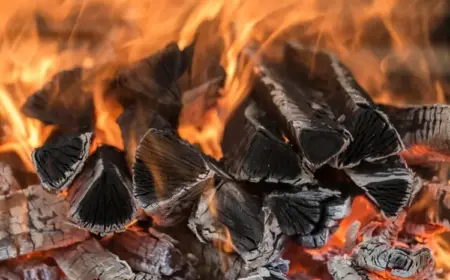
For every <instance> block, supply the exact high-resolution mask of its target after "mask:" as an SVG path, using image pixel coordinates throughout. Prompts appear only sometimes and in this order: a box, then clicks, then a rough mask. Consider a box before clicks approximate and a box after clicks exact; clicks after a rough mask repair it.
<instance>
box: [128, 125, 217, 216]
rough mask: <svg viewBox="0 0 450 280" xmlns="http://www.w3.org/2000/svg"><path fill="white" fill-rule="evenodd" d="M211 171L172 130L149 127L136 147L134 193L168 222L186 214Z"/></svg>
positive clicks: (150, 213)
mask: <svg viewBox="0 0 450 280" xmlns="http://www.w3.org/2000/svg"><path fill="white" fill-rule="evenodd" d="M213 174H214V173H213V172H212V171H211V169H210V168H209V167H208V165H207V163H206V161H205V160H204V158H203V156H202V155H201V153H200V152H199V151H197V150H195V149H194V148H193V147H192V146H190V145H189V144H188V143H186V142H184V141H182V140H181V139H179V138H178V137H177V136H176V135H175V134H174V133H172V132H167V131H158V130H156V129H150V130H149V131H148V132H147V133H146V134H145V136H144V137H143V138H142V140H141V143H140V144H139V146H138V148H137V150H136V161H135V163H134V165H133V183H134V195H135V197H136V199H137V200H138V201H139V202H140V204H141V207H142V208H144V210H145V212H146V213H147V214H148V215H151V216H158V217H163V218H164V219H158V220H160V221H161V222H163V223H164V225H170V224H173V223H176V222H178V221H179V219H180V217H181V218H182V217H186V212H185V211H186V209H189V208H190V207H191V206H192V204H193V203H194V202H195V200H196V198H197V197H198V196H200V194H201V192H202V191H203V188H204V185H205V184H207V183H208V182H209V179H210V178H212V176H213ZM161 225H162V224H161Z"/></svg>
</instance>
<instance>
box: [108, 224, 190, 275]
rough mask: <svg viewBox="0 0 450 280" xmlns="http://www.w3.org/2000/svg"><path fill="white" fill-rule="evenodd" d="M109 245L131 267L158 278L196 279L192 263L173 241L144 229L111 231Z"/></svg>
mask: <svg viewBox="0 0 450 280" xmlns="http://www.w3.org/2000/svg"><path fill="white" fill-rule="evenodd" d="M109 249H110V250H111V252H113V253H114V254H116V255H118V256H119V258H120V259H121V260H124V261H126V262H127V263H128V264H129V265H130V267H131V268H132V269H133V270H134V271H138V272H144V273H146V274H150V275H153V276H155V277H160V278H161V277H174V276H175V275H183V276H184V278H183V279H185V280H189V279H192V280H193V279H196V273H195V270H194V269H193V267H192V265H191V264H190V263H189V262H188V261H187V259H186V257H185V256H183V255H182V253H181V252H180V251H179V250H178V249H177V248H175V245H174V244H172V243H170V242H169V241H167V240H160V239H158V238H157V237H155V236H152V235H150V234H149V233H148V232H143V231H125V232H122V233H118V234H115V235H114V237H113V238H112V240H111V243H110V245H109Z"/></svg>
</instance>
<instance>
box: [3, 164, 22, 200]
mask: <svg viewBox="0 0 450 280" xmlns="http://www.w3.org/2000/svg"><path fill="white" fill-rule="evenodd" d="M19 189H20V187H19V184H18V183H17V181H16V178H14V175H13V170H12V168H11V166H9V165H7V164H6V163H3V162H0V196H6V195H9V194H11V193H14V192H15V191H18V190H19Z"/></svg>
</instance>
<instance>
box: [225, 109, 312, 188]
mask: <svg viewBox="0 0 450 280" xmlns="http://www.w3.org/2000/svg"><path fill="white" fill-rule="evenodd" d="M222 151H223V154H224V157H223V159H222V160H221V162H220V163H221V164H222V165H223V169H224V170H225V171H226V172H227V173H228V174H230V175H231V176H232V177H233V178H234V179H235V180H239V181H248V182H253V183H258V182H269V183H286V184H290V185H301V184H303V183H305V182H308V181H311V180H312V174H311V172H310V171H309V170H308V169H307V168H306V167H304V164H303V162H302V160H301V159H300V157H299V156H298V155H297V153H295V151H294V150H293V149H292V147H291V146H290V145H289V144H288V143H286V142H285V141H283V138H282V135H281V134H280V133H279V132H278V131H277V123H276V122H274V121H273V120H271V119H270V118H269V117H268V116H267V115H266V114H265V112H264V111H262V110H261V109H260V108H259V107H258V105H257V104H256V103H255V102H253V101H251V102H250V103H249V104H244V106H242V108H239V109H238V110H237V112H235V113H234V116H233V118H232V119H231V120H230V121H229V122H228V123H227V127H226V129H225V134H224V138H223V141H222Z"/></svg>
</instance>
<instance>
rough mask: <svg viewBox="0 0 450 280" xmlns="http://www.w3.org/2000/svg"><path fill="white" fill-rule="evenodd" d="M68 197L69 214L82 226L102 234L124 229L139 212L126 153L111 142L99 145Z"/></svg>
mask: <svg viewBox="0 0 450 280" xmlns="http://www.w3.org/2000/svg"><path fill="white" fill-rule="evenodd" d="M68 200H69V202H70V208H69V214H68V215H69V218H70V219H71V220H72V221H73V222H74V223H75V224H76V225H78V226H79V227H80V228H83V229H86V230H88V231H90V232H92V233H96V234H100V235H104V234H108V233H111V232H115V231H121V230H123V229H124V228H125V226H126V225H127V224H128V223H130V222H131V220H132V219H133V218H134V216H135V215H136V212H137V205H136V203H135V200H134V197H133V194H132V181H131V175H130V174H129V170H128V167H127V164H126V159H125V155H124V153H123V152H121V151H120V150H118V149H116V148H115V147H112V146H108V145H104V146H101V147H99V148H97V150H96V152H95V153H94V154H93V155H91V156H90V157H89V159H88V161H87V163H86V165H85V167H84V169H83V171H82V173H81V174H80V175H79V176H78V178H77V179H76V180H75V182H74V183H73V185H72V187H71V188H70V189H69V194H68Z"/></svg>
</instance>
